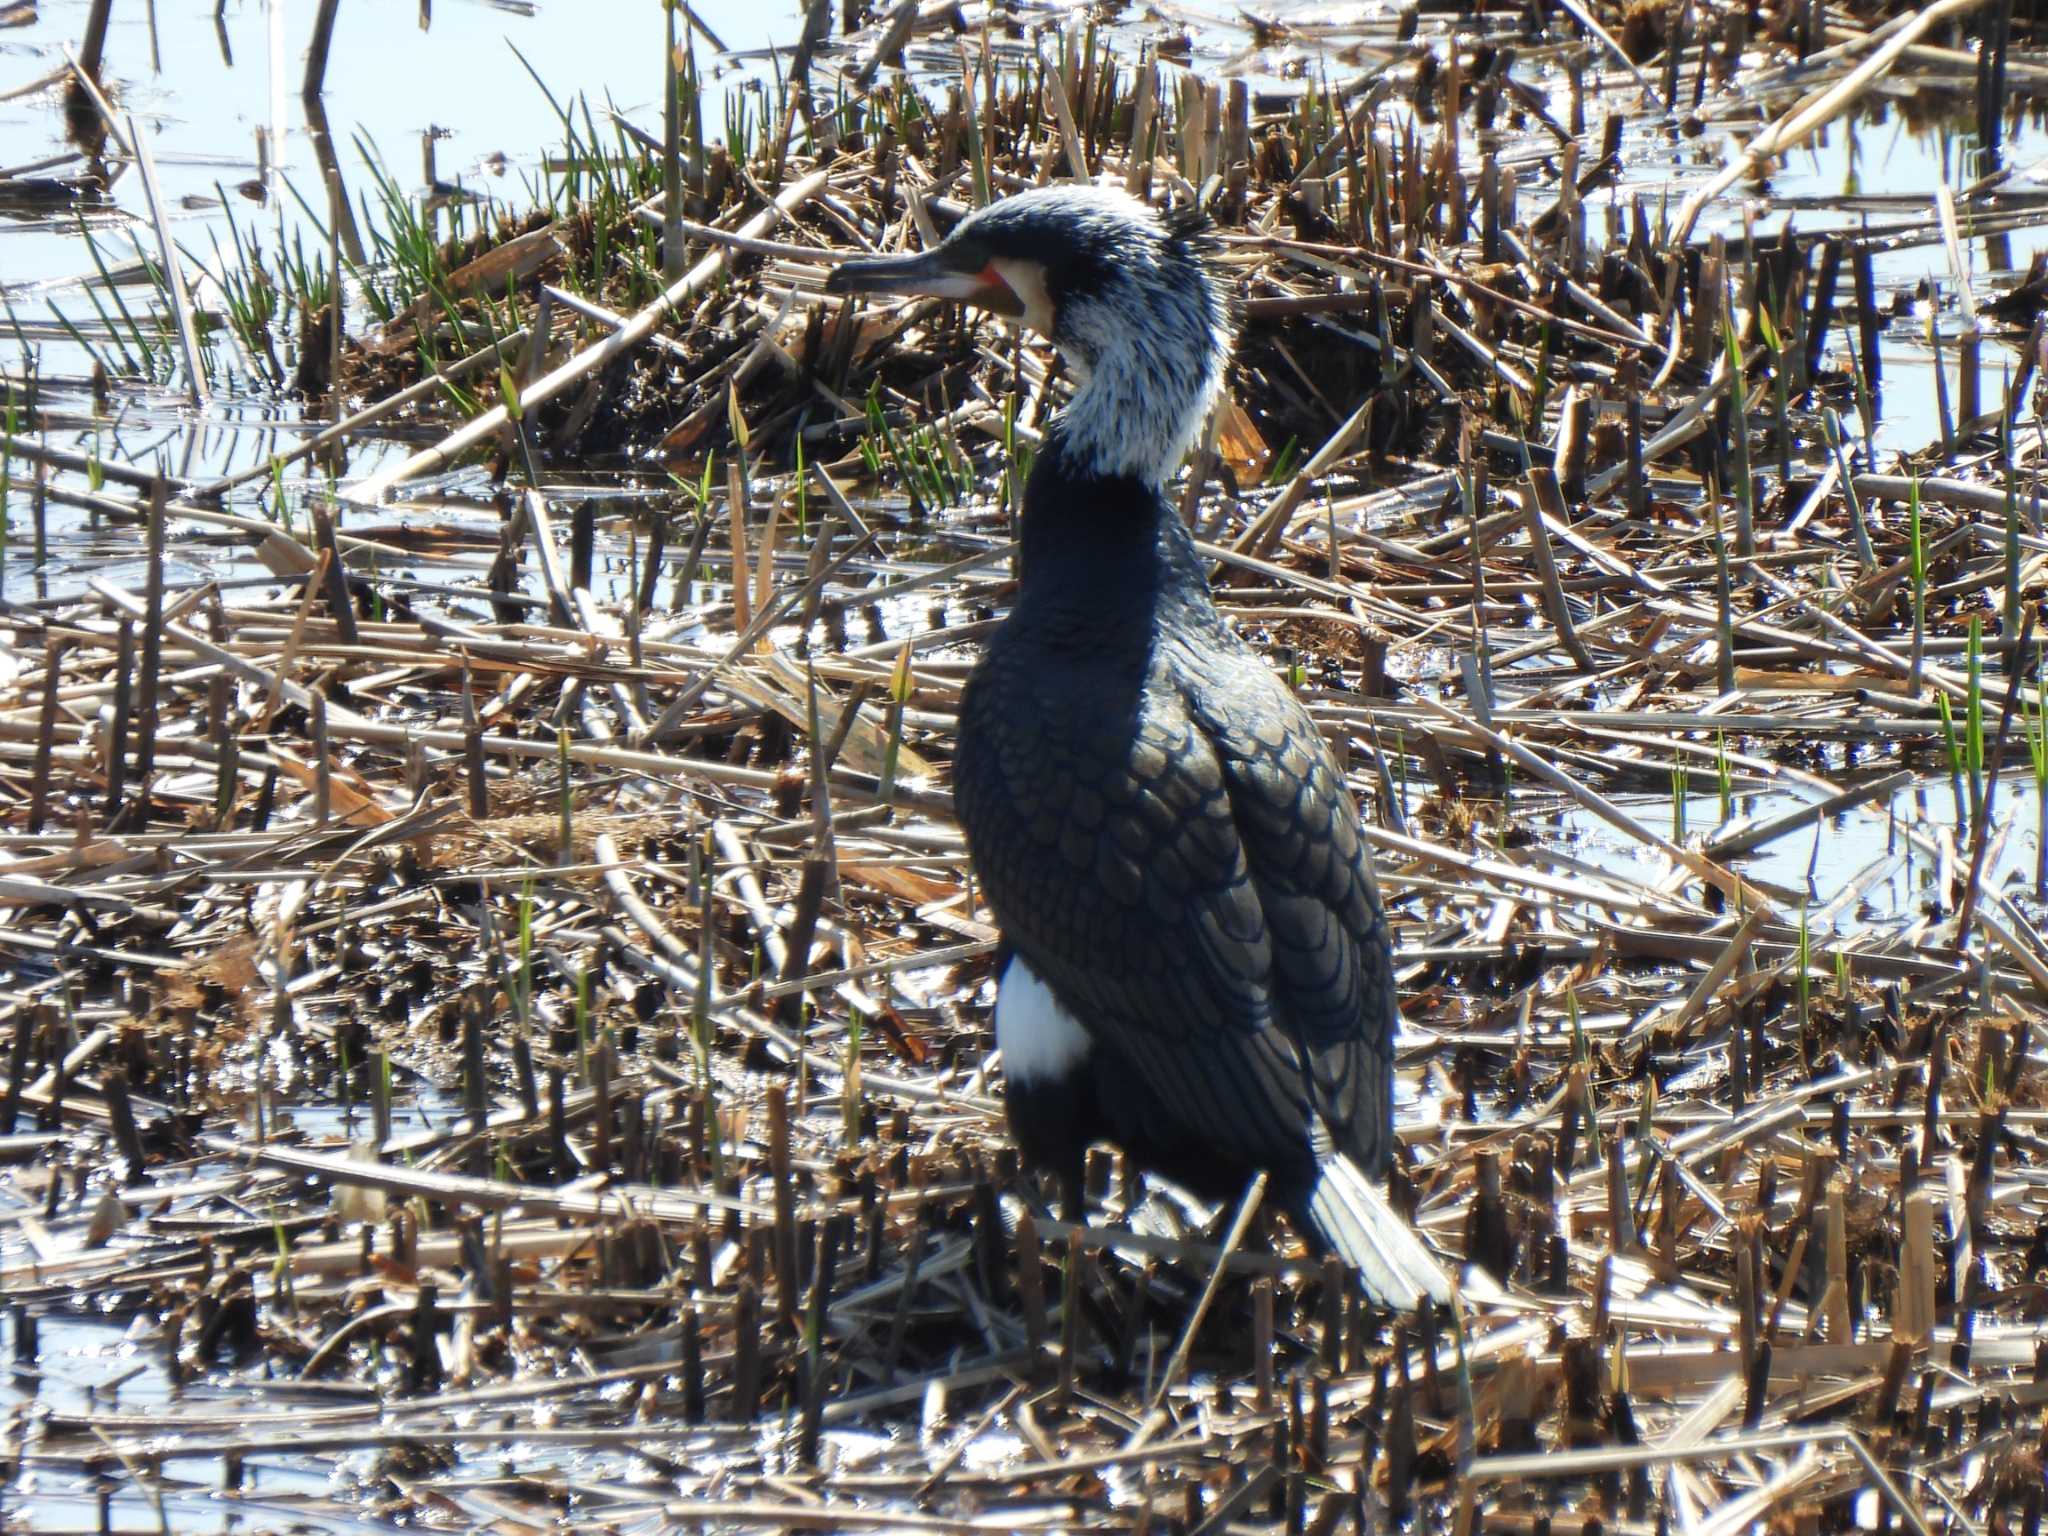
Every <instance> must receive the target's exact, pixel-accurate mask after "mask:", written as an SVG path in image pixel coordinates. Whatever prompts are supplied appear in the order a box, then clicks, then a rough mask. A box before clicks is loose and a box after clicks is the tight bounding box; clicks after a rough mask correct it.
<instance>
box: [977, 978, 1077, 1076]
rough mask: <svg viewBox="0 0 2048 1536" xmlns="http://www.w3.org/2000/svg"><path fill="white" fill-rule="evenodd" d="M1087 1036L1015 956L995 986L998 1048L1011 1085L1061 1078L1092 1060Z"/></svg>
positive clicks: (1048, 989) (1049, 991)
mask: <svg viewBox="0 0 2048 1536" xmlns="http://www.w3.org/2000/svg"><path fill="white" fill-rule="evenodd" d="M1090 1044H1091V1042H1090V1040H1089V1038H1088V1031H1087V1030H1085V1029H1083V1028H1082V1027H1081V1021H1080V1020H1079V1019H1077V1018H1075V1017H1074V1016H1073V1015H1072V1014H1071V1013H1069V1012H1067V1010H1066V1009H1064V1008H1062V1007H1061V1006H1060V1004H1059V999H1058V998H1056V997H1054V996H1053V995H1052V988H1050V987H1048V986H1047V985H1046V984H1045V983H1044V982H1042V981H1040V980H1039V979H1038V973H1037V972H1035V971H1033V970H1032V969H1031V967H1030V966H1028V965H1026V964H1025V963H1024V962H1023V961H1022V960H1020V959H1018V958H1016V957H1015V956H1012V957H1011V959H1010V963H1009V964H1008V965H1007V966H1005V967H1004V969H1003V979H1002V980H1001V981H1000V982H998V983H997V985H996V1046H997V1048H998V1049H999V1050H1001V1051H1002V1053H1003V1071H1004V1073H1005V1074H1006V1075H1007V1076H1008V1077H1009V1079H1010V1081H1011V1082H1013V1083H1042V1082H1046V1081H1048V1080H1051V1079H1057V1078H1062V1077H1065V1076H1066V1075H1067V1073H1068V1072H1070V1071H1071V1070H1072V1069H1073V1068H1074V1067H1076V1066H1078V1065H1079V1064H1080V1063H1081V1062H1082V1061H1083V1060H1084V1059H1086V1057H1087V1055H1088V1048H1089V1045H1090Z"/></svg>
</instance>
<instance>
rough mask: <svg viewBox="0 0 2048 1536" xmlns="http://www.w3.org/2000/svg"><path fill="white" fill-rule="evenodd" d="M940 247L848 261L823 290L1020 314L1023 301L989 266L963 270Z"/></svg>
mask: <svg viewBox="0 0 2048 1536" xmlns="http://www.w3.org/2000/svg"><path fill="white" fill-rule="evenodd" d="M947 254H948V253H947V251H946V248H945V247H944V246H940V247H939V248H938V249H937V250H932V251H926V252H924V253H922V254H921V255H917V256H899V257H895V258H893V259H890V260H885V261H849V262H844V263H842V264H841V265H839V266H836V267H834V268H833V269H832V272H831V275H830V276H828V277H827V278H826V279H825V291H826V292H827V293H893V294H909V295H917V296H919V297H922V298H933V299H958V300H960V301H961V302H962V303H966V304H974V305H978V306H979V307H980V308H982V309H992V310H994V311H995V312H996V313H997V314H1000V315H1013V316H1014V315H1021V314H1023V313H1024V301H1023V300H1022V299H1021V298H1019V297H1018V296H1017V292H1016V290H1015V289H1013V288H1012V287H1011V286H1010V285H1009V284H1008V283H1006V282H1004V281H1003V279H1002V275H1001V274H1000V273H998V272H997V271H996V269H995V267H994V266H993V265H990V266H985V267H983V268H982V269H981V270H980V271H979V272H963V271H961V270H960V269H959V268H957V267H955V266H953V265H952V264H951V263H950V262H949V261H948V260H947Z"/></svg>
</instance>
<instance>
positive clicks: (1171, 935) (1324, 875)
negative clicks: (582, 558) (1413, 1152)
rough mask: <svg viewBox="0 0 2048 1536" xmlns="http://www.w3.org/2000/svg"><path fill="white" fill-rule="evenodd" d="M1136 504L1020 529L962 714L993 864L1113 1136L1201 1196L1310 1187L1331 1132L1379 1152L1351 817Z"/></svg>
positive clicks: (1262, 674) (1378, 1048)
mask: <svg viewBox="0 0 2048 1536" xmlns="http://www.w3.org/2000/svg"><path fill="white" fill-rule="evenodd" d="M1039 491H1040V487H1038V486H1037V484H1036V477H1034V492H1039ZM1138 494H1139V492H1138V490H1137V488H1136V487H1129V488H1128V489H1127V490H1125V491H1122V492H1120V493H1118V494H1116V495H1113V496H1106V495H1103V494H1102V493H1100V492H1093V491H1089V490H1087V489H1086V488H1082V489H1080V490H1078V491H1077V490H1075V489H1074V488H1066V495H1067V498H1068V499H1067V500H1065V501H1063V502H1062V503H1061V504H1060V505H1059V507H1058V509H1057V513H1058V516H1057V527H1058V529H1059V531H1060V537H1059V538H1058V539H1057V540H1048V539H1047V538H1046V537H1044V535H1045V534H1046V533H1047V532H1048V529H1047V527H1046V524H1045V518H1044V517H1043V516H1041V517H1040V519H1039V522H1038V532H1039V535H1040V536H1039V537H1038V538H1037V539H1036V540H1035V541H1034V542H1033V543H1031V544H1029V545H1027V548H1026V551H1025V559H1026V571H1025V577H1024V583H1023V590H1022V591H1021V592H1020V595H1019V598H1018V601H1017V604H1016V606H1015V608H1014V609H1013V611H1012V614H1011V616H1010V618H1009V619H1008V620H1007V621H1006V622H1005V624H1004V625H1003V627H1002V628H1001V629H1000V630H999V631H998V633H997V635H996V637H995V639H994V640H993V642H992V643H991V645H990V647H989V649H988V651H987V653H986V654H985V656H984V658H983V660H982V662H981V664H980V665H979V666H978V667H977V669H976V671H975V673H974V676H973V678H972V680H971V681H970V683H969V686H968V689H967V692H966V696H965V698H964V700H963V704H962V713H961V728H960V741H959V751H958V757H957V760H956V781H955V799H956V804H957V806H958V809H959V813H960V817H961V822H962V825H963V827H964V828H965V830H966V833H967V837H968V843H969V847H970V848H971V850H972V852H973V854H974V859H975V868H976V872H977V877H978V879H979V882H980V885H981V888H982V890H983V892H984V893H985V895H986V897H987V899H988V901H989V904H990V906H991V907H992V908H993V910H994V912H995V915H996V918H997V920H998V923H999V925H1000V926H1001V928H1002V930H1003V933H1004V937H1005V939H1006V941H1007V943H1008V944H1009V945H1010V946H1011V948H1012V949H1013V951H1014V952H1015V954H1016V956H1017V957H1018V958H1019V959H1021V960H1023V961H1024V962H1025V963H1026V964H1027V965H1028V966H1029V967H1030V969H1031V971H1032V972H1033V973H1034V974H1035V975H1036V976H1037V977H1038V978H1039V979H1040V980H1042V982H1043V983H1044V984H1045V986H1046V987H1048V988H1049V989H1050V991H1051V993H1052V994H1053V996H1054V997H1055V998H1057V1000H1058V1002H1059V1003H1060V1004H1061V1005H1063V1006H1064V1008H1065V1009H1066V1010H1067V1011H1068V1012H1069V1013H1070V1014H1071V1015H1072V1016H1073V1017H1074V1018H1075V1019H1076V1020H1078V1021H1079V1023H1080V1024H1081V1025H1082V1027H1083V1028H1084V1029H1085V1030H1086V1031H1087V1033H1088V1034H1089V1035H1090V1036H1091V1037H1092V1039H1093V1040H1094V1042H1095V1044H1096V1047H1097V1054H1096V1057H1095V1060H1094V1064H1093V1069H1094V1071H1095V1074H1096V1078H1097V1087H1098V1090H1099V1092H1100V1094H1101V1095H1105V1096H1106V1097H1107V1100H1108V1102H1106V1103H1103V1104H1101V1105H1099V1106H1098V1107H1099V1108H1100V1110H1101V1113H1102V1115H1103V1116H1104V1118H1105V1121H1106V1123H1103V1124H1100V1125H1098V1126H1096V1127H1094V1132H1095V1133H1096V1134H1102V1135H1107V1136H1109V1137H1110V1138H1111V1139H1114V1140H1117V1141H1120V1142H1122V1143H1124V1144H1125V1145H1126V1146H1128V1147H1131V1148H1132V1149H1133V1151H1134V1152H1136V1153H1138V1155H1139V1156H1140V1158H1141V1160H1143V1161H1147V1162H1149V1163H1150V1164H1151V1165H1152V1166H1156V1167H1161V1168H1163V1169H1164V1170H1165V1171H1167V1172H1169V1173H1171V1174H1173V1175H1174V1176H1176V1177H1178V1178H1180V1179H1182V1180H1183V1182H1188V1183H1192V1184H1194V1185H1196V1186H1197V1187H1201V1186H1203V1185H1204V1184H1208V1185H1212V1186H1214V1187H1216V1188H1218V1189H1228V1188H1233V1187H1234V1186H1235V1184H1236V1183H1238V1182H1241V1180H1242V1177H1243V1174H1244V1173H1245V1172H1246V1171H1247V1170H1249V1169H1251V1168H1260V1167H1262V1168H1266V1169H1268V1170H1270V1171H1272V1172H1274V1173H1275V1174H1276V1177H1277V1180H1278V1182H1279V1183H1280V1184H1281V1185H1282V1186H1283V1187H1284V1186H1285V1185H1287V1184H1289V1183H1293V1182H1301V1181H1305V1180H1307V1179H1309V1178H1310V1177H1311V1176H1312V1174H1313V1171H1314V1166H1315V1160H1316V1151H1315V1148H1316V1145H1317V1143H1318V1141H1319V1137H1320V1136H1321V1135H1322V1134H1324V1133H1325V1132H1326V1133H1327V1135H1328V1137H1329V1138H1330V1141H1331V1142H1333V1143H1334V1145H1335V1147H1336V1148H1337V1149H1338V1150H1342V1151H1345V1152H1347V1153H1349V1154H1350V1155H1351V1156H1352V1157H1353V1158H1354V1159H1355V1160H1356V1161H1358V1162H1359V1163H1360V1165H1361V1166H1363V1167H1365V1168H1368V1169H1372V1168H1377V1167H1379V1166H1380V1165H1381V1164H1382V1162H1383V1160H1384V1156H1385V1152H1386V1145H1385V1143H1386V1137H1387V1131H1388V1119H1389V1112H1390V1104H1389V1101H1388V1091H1389V1082H1390V1072H1389V1070H1388V1066H1389V1063H1388V1056H1389V1052H1390V1049H1391V1035H1392V1029H1393V1023H1394V1003H1393V990H1392V976H1391V962H1390V957H1389V954H1388V951H1387V946H1386V937H1385V926H1384V920H1383V918H1382V915H1381V912H1380V906H1379V900H1378V896H1377V893H1376V891H1375V889H1374V885H1373V879H1372V873H1371V867H1370V864H1369V861H1368V859H1367V856H1366V852H1365V849H1364V846H1363V843H1362V841H1361V839H1360V836H1359V830H1358V824H1357V812H1356V808H1355V806H1354V804H1353V802H1352V800H1351V797H1350V795H1349V793H1348V792H1347V791H1346V790H1345V788H1344V785H1343V782H1342V779H1341V777H1340V776H1339V774H1338V772H1337V770H1336V767H1335V765H1334V764H1333V763H1332V761H1331V760H1330V756H1329V753H1328V751H1327V749H1326V747H1325V746H1324V744H1323V741H1322V738H1321V736H1320V734H1319V733H1318V732H1317V730H1316V728H1315V725H1314V723H1313V722H1312V721H1311V720H1310V719H1309V717H1308V715H1307V713H1306V712H1305V711H1304V710H1303V709H1302V708H1301V706H1300V704H1299V702H1298V701H1297V700H1296V699H1295V698H1294V696H1293V695H1292V693H1291V692H1289V691H1288V690H1287V689H1286V688H1285V687H1284V686H1283V685H1282V684H1281V683H1280V682H1279V680H1278V679H1277V678H1275V677H1274V675H1273V673H1272V671H1271V670H1270V668H1268V667H1267V666H1266V664H1265V663H1264V662H1263V661H1262V660H1261V659H1260V658H1259V657H1258V656H1257V655H1256V654H1254V653H1253V652H1252V651H1251V650H1250V649H1249V648H1248V647H1246V646H1245V645H1244V644H1243V643H1242V642H1241V641H1240V640H1239V639H1238V638H1237V637H1236V636H1235V634H1234V633H1233V632H1231V630H1230V629H1229V628H1228V626H1227V625H1225V624H1224V623H1223V621H1222V619H1221V618H1220V616H1219V615H1218V614H1217V613H1216V611H1215V608H1214V606H1213V604H1212V603H1211V602H1210V600H1209V598H1208V595H1207V591H1206V587H1205V585H1204V581H1203V573H1202V570H1201V567H1200V564H1199V561H1198V560H1197V558H1196V556H1195V554H1194V551H1193V548H1192V545H1191V544H1190V542H1189V540H1188V538H1187V535H1186V533H1185V531H1184V530H1183V529H1182V528H1181V526H1180V524H1179V522H1178V520H1177V518H1175V517H1174V515H1173V513H1172V512H1171V510H1170V509H1169V508H1167V507H1165V506H1164V504H1163V502H1161V503H1159V505H1158V506H1157V507H1156V508H1154V509H1152V514H1151V515H1149V516H1147V517H1145V518H1143V519H1142V520H1139V519H1134V518H1133V515H1132V505H1133V501H1134V498H1135V497H1136V496H1137V495H1138ZM1145 494H1148V495H1150V497H1151V499H1152V500H1153V501H1154V502H1159V498H1158V497H1157V495H1156V493H1145ZM1090 495H1097V496H1101V497H1102V500H1103V501H1104V504H1103V505H1101V506H1095V507H1091V506H1088V505H1086V504H1085V498H1086V497H1088V496H1090ZM1074 496H1080V497H1081V498H1083V502H1082V503H1080V504H1076V503H1074V502H1073V501H1072V498H1073V497H1074ZM1037 510H1038V511H1039V512H1040V513H1041V514H1043V513H1044V512H1045V511H1046V505H1045V501H1044V499H1043V496H1042V494H1041V496H1040V497H1039V506H1038V509H1037ZM1034 562H1035V563H1034ZM1013 1088H1014V1085H1013ZM1211 1173H1213V1177H1204V1175H1205V1174H1211Z"/></svg>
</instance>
